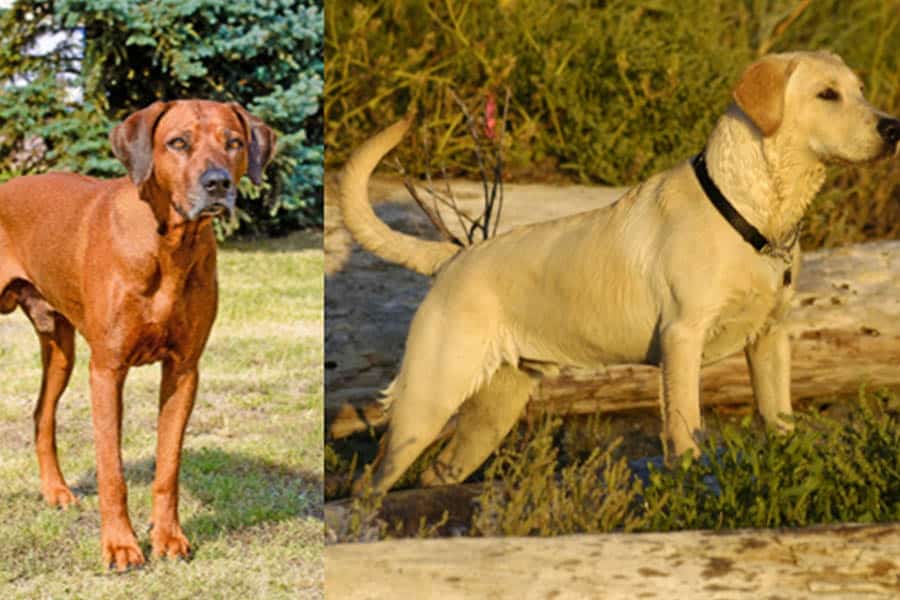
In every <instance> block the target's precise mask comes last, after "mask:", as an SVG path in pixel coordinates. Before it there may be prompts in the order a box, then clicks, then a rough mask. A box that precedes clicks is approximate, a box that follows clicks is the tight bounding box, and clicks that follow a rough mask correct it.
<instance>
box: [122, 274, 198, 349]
mask: <svg viewBox="0 0 900 600" xmlns="http://www.w3.org/2000/svg"><path fill="white" fill-rule="evenodd" d="M212 276H214V275H212ZM210 277H211V274H208V273H203V272H198V270H197V269H194V270H189V271H188V274H187V276H185V275H183V274H181V273H180V272H176V273H174V274H173V273H166V272H162V273H158V274H157V275H156V276H155V277H153V278H151V279H150V280H149V283H148V285H147V287H146V289H144V290H142V291H141V292H140V293H135V294H132V295H131V299H130V302H128V303H127V304H128V305H129V312H130V314H131V315H133V316H132V318H131V319H128V316H127V315H126V316H125V318H126V319H128V320H130V321H131V323H130V327H128V330H129V331H130V332H131V333H130V335H129V337H128V339H127V340H123V342H124V344H123V346H122V347H121V348H120V352H121V354H122V355H124V359H125V362H126V363H127V364H129V365H134V366H137V365H145V364H149V363H153V362H156V361H159V360H163V359H165V358H174V359H176V360H179V359H182V358H184V356H185V355H186V354H190V353H192V351H193V350H194V346H195V345H196V344H198V343H201V342H200V340H202V339H203V337H205V336H198V335H197V333H198V332H197V331H195V329H196V328H195V327H194V326H193V325H192V323H193V322H196V321H199V322H208V321H211V313H213V312H214V311H215V304H216V300H215V296H214V294H215V292H214V290H215V286H214V282H211V281H209V279H210ZM210 292H211V293H212V294H213V295H210Z"/></svg>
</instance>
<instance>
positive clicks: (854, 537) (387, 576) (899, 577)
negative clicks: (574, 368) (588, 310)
mask: <svg viewBox="0 0 900 600" xmlns="http://www.w3.org/2000/svg"><path fill="white" fill-rule="evenodd" d="M898 556H900V524H887V525H870V526H847V525H839V526H830V527H819V528H812V529H795V530H741V531H733V532H712V531H681V532H675V533H642V534H623V533H615V534H598V535H572V536H561V537H555V538H457V539H439V540H394V541H384V542H377V543H371V544H340V545H332V546H328V547H327V548H326V549H325V564H326V568H327V570H328V577H327V581H326V584H325V585H326V596H327V597H329V598H346V599H348V600H351V599H353V598H423V599H427V598H440V599H452V598H515V599H523V598H644V597H647V598H737V597H741V598H743V597H750V598H796V599H805V598H821V597H829V598H896V597H897V596H898V594H900V583H898V582H900V561H898V560H897V558H896V557H898Z"/></svg>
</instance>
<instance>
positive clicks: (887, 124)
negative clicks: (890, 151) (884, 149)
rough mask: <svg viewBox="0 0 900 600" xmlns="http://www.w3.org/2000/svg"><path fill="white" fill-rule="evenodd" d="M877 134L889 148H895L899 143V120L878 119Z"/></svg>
mask: <svg viewBox="0 0 900 600" xmlns="http://www.w3.org/2000/svg"><path fill="white" fill-rule="evenodd" d="M877 128H878V133H879V134H881V137H882V138H883V139H884V141H885V142H887V143H888V144H889V145H890V147H891V148H896V147H897V142H898V141H900V119H891V118H889V117H882V118H880V119H878V127H877Z"/></svg>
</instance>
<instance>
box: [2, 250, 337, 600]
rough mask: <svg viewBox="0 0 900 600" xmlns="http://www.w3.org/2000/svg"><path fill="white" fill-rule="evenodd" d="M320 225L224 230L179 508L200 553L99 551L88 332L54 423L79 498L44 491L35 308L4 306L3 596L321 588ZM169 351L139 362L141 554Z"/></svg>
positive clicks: (129, 456)
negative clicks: (134, 566) (281, 230)
mask: <svg viewBox="0 0 900 600" xmlns="http://www.w3.org/2000/svg"><path fill="white" fill-rule="evenodd" d="M321 247H322V244H321V235H320V234H316V233H300V234H294V235H292V236H289V237H287V238H283V239H277V240H271V241H260V242H252V243H251V242H241V243H230V244H226V245H224V246H223V247H222V248H221V249H220V252H219V282H220V283H219V287H220V292H219V294H220V301H219V315H218V318H217V320H216V324H215V326H214V327H213V331H212V335H211V337H210V341H209V344H208V346H207V349H206V352H205V354H204V356H203V361H202V364H201V371H200V390H199V393H198V396H197V403H196V405H195V407H194V413H193V416H192V417H191V421H190V424H189V426H188V433H187V436H186V440H185V445H184V454H183V462H182V470H181V503H180V515H181V522H182V525H183V526H184V529H185V533H186V535H187V536H188V539H189V540H190V542H191V545H192V549H193V558H192V560H191V561H190V562H182V561H167V560H161V559H155V560H150V561H149V562H148V564H147V565H146V566H145V567H144V568H142V569H138V570H134V571H132V572H129V573H126V574H124V575H115V574H113V573H111V572H108V571H107V570H106V569H105V568H104V567H103V565H102V564H101V558H100V537H99V534H100V529H99V526H100V516H99V512H98V500H97V484H96V471H95V466H94V447H93V437H92V431H91V425H90V423H91V419H90V402H89V396H88V380H87V364H88V357H89V351H88V348H87V345H86V344H85V343H84V340H82V339H80V338H79V340H78V344H79V345H78V350H77V352H78V360H77V364H76V368H75V372H74V373H73V375H72V381H71V382H70V384H69V387H68V389H67V391H66V393H65V394H64V395H63V398H62V400H61V401H60V407H59V411H58V415H57V423H58V425H57V437H58V445H59V454H60V461H61V464H62V469H63V473H64V474H65V476H66V481H67V482H68V483H69V485H70V486H71V487H72V488H73V490H74V491H75V493H76V495H77V496H78V498H79V504H78V506H76V507H74V508H70V509H68V510H65V511H60V510H57V509H51V508H49V507H47V506H45V505H44V503H43V501H42V499H41V496H40V492H39V479H38V469H37V461H36V458H35V454H34V442H33V435H32V430H33V425H32V420H31V413H32V410H33V409H34V403H35V399H36V397H37V392H38V388H39V385H40V353H39V347H38V343H37V339H36V337H35V335H34V333H33V331H32V328H31V325H30V324H29V323H28V321H27V320H26V318H25V316H24V315H23V314H22V313H21V312H20V311H17V312H16V313H14V314H12V315H8V316H4V317H2V318H0V598H4V599H6V598H17V597H22V598H38V597H40V598H73V597H74V598H99V597H103V598H145V597H146V598H157V597H158V598H187V597H203V598H226V597H227V598H232V597H234V598H245V597H256V598H266V599H269V598H282V597H284V598H297V597H304V598H305V597H313V598H316V597H322V587H323V578H324V570H323V565H322V527H323V526H322V383H321V382H322V281H323V280H322V266H323V258H322V251H321ZM159 374H160V369H159V365H151V366H147V367H141V368H137V369H132V370H131V372H130V375H129V378H128V383H127V385H126V388H125V401H124V404H125V419H124V425H123V441H122V452H123V456H124V461H125V478H126V481H127V483H128V504H129V509H130V513H131V518H132V522H133V523H134V526H135V533H136V534H137V535H138V541H139V543H140V544H141V546H142V549H143V551H144V554H145V557H148V558H149V556H150V542H149V535H148V532H147V524H148V522H149V517H150V484H151V481H152V479H153V461H154V452H155V444H156V406H157V394H158V386H159Z"/></svg>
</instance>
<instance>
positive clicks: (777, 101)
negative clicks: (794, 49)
mask: <svg viewBox="0 0 900 600" xmlns="http://www.w3.org/2000/svg"><path fill="white" fill-rule="evenodd" d="M796 66H797V64H796V62H795V61H793V60H789V59H786V58H783V57H780V56H765V57H763V58H761V59H759V60H758V61H756V62H755V63H753V64H751V65H750V66H749V67H747V68H746V69H745V70H744V73H743V75H741V79H740V80H739V81H738V83H737V86H735V88H734V92H733V93H732V97H733V98H734V101H735V102H736V103H737V105H738V106H739V107H740V109H741V110H742V111H744V114H746V115H747V116H748V117H749V118H750V120H751V121H753V124H754V125H756V126H757V127H758V128H759V130H760V131H761V132H762V134H763V136H764V137H769V136H770V135H772V134H774V133H775V132H776V131H778V127H779V126H780V125H781V119H782V117H783V116H784V91H785V89H786V88H787V82H788V78H789V77H790V76H791V73H792V72H793V71H794V68H795V67H796Z"/></svg>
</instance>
